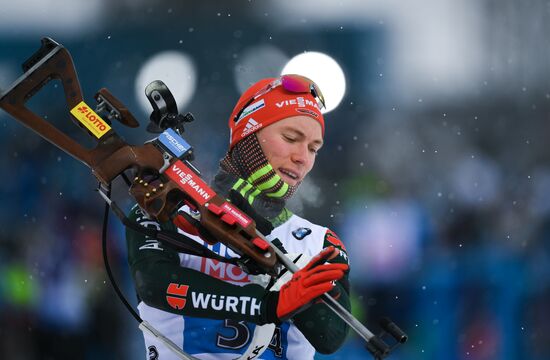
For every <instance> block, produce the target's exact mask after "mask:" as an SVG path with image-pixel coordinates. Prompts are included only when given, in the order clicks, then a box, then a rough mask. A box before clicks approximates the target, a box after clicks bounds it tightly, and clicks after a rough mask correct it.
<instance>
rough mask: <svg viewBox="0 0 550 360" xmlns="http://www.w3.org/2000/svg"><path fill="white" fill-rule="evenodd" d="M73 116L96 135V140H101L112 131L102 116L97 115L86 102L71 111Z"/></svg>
mask: <svg viewBox="0 0 550 360" xmlns="http://www.w3.org/2000/svg"><path fill="white" fill-rule="evenodd" d="M71 114H73V116H74V117H75V118H76V119H77V120H78V121H80V122H81V123H82V124H83V125H84V126H86V128H87V129H88V130H90V131H91V132H92V134H94V135H95V137H96V138H98V139H99V138H101V137H102V136H103V135H105V133H106V132H107V131H109V130H111V127H110V126H109V124H107V123H106V122H105V121H104V120H103V119H102V118H101V116H99V115H98V114H96V113H95V111H93V110H92V109H91V108H90V107H89V106H88V105H86V103H85V102H84V101H81V102H80V103H79V104H78V105H76V106H75V107H74V108H72V109H71Z"/></svg>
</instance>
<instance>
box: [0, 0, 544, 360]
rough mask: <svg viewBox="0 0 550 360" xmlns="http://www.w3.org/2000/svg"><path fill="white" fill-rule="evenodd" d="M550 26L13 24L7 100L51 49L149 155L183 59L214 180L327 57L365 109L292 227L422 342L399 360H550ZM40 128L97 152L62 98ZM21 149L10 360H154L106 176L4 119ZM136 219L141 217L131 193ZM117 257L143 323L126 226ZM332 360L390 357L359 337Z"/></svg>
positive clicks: (382, 7)
mask: <svg viewBox="0 0 550 360" xmlns="http://www.w3.org/2000/svg"><path fill="white" fill-rule="evenodd" d="M549 20H550V2H548V1H543V0H531V1H520V0H498V1H497V0H462V1H452V0H412V1H382V0H373V1H361V0H342V1H329V0H317V1H312V0H302V1H291V0H280V1H273V2H267V1H266V2H262V1H255V0H249V1H235V0H232V1H193V2H191V1H186V2H180V1H175V0H174V1H169V0H163V1H156V2H149V1H145V0H137V1H136V0H124V1H107V0H91V1H86V2H77V1H74V2H71V1H63V0H49V1H40V0H21V1H17V2H2V5H1V6H0V91H1V90H5V89H6V88H8V86H9V84H11V83H12V82H13V81H14V80H15V79H16V78H17V77H18V76H20V74H21V68H20V64H21V63H22V62H23V61H24V60H26V59H27V57H28V56H30V55H31V54H32V53H33V52H34V51H35V50H37V49H38V47H39V45H40V39H41V38H42V37H44V36H50V37H52V38H54V39H55V40H56V41H58V42H60V43H62V44H63V45H64V46H65V47H66V48H68V50H69V51H70V53H71V54H72V57H73V59H74V62H75V65H76V68H77V70H78V74H79V77H80V82H81V86H82V89H83V91H84V94H85V98H86V100H87V102H88V103H90V104H92V103H93V98H92V96H93V95H94V94H95V92H96V91H97V90H98V89H99V88H101V87H107V88H109V89H110V91H111V92H112V93H113V94H115V95H116V96H117V97H119V98H120V99H121V100H122V101H123V102H124V103H125V104H126V105H127V106H128V108H129V109H131V110H132V111H133V113H134V114H135V115H136V117H138V119H139V120H140V122H141V127H140V128H139V129H138V130H135V129H128V128H122V126H121V125H120V124H118V125H115V126H116V127H117V131H119V133H121V134H122V135H123V136H124V137H125V139H126V140H127V141H128V142H130V143H133V144H141V143H143V142H144V141H146V140H149V139H151V138H152V137H153V135H152V134H148V133H147V132H146V131H145V125H146V124H147V122H148V116H149V113H150V109H148V108H147V106H144V104H143V103H144V100H145V96H144V95H143V88H144V85H143V84H142V83H141V82H140V81H144V80H143V79H144V78H146V74H145V73H147V71H148V70H147V69H149V68H150V67H151V66H152V65H151V61H152V60H154V59H158V57H159V56H165V57H168V58H170V57H173V58H175V59H176V60H175V62H174V63H173V64H174V65H173V66H174V68H172V67H171V65H165V63H163V64H164V65H163V69H164V70H165V72H166V78H163V79H161V80H164V81H165V82H166V83H167V84H168V85H169V87H170V88H171V89H172V91H173V92H174V93H176V94H177V97H178V101H179V103H180V111H181V112H188V111H189V112H192V113H193V114H194V116H195V118H196V121H195V122H194V123H191V124H190V125H189V126H188V127H187V131H186V139H187V140H188V142H189V143H191V144H192V145H193V146H194V147H195V149H196V161H195V164H196V166H197V167H198V168H200V169H201V170H202V171H203V174H204V175H205V177H206V178H207V179H211V177H212V175H213V174H214V173H215V171H216V169H217V163H218V160H219V159H220V158H221V157H222V156H223V155H224V152H225V150H226V148H227V145H228V137H229V133H228V130H227V120H228V117H229V114H230V112H231V110H232V108H233V105H234V103H235V102H236V100H237V99H238V97H239V94H240V92H241V91H242V90H243V89H244V88H245V87H246V86H247V85H248V84H250V83H252V82H254V81H256V80H258V79H260V78H263V77H269V76H277V75H279V74H280V73H281V71H282V69H283V67H284V66H285V65H286V64H287V62H288V61H290V59H292V58H293V57H294V56H296V55H300V54H303V53H309V52H320V53H323V54H326V55H328V56H330V57H331V58H332V59H334V60H335V61H336V63H337V64H338V65H339V67H340V68H341V69H342V71H343V74H344V78H345V91H344V92H343V93H342V95H343V97H342V98H341V101H340V102H339V103H336V102H337V101H336V100H334V99H333V98H329V99H328V101H329V102H333V103H334V105H335V106H336V105H337V106H336V107H335V108H334V109H333V110H332V111H330V112H328V113H327V114H326V115H325V117H326V139H325V146H324V147H323V149H322V150H321V152H320V153H319V155H318V158H317V164H316V167H315V168H314V171H313V172H312V174H311V176H310V179H309V180H308V181H307V182H306V183H304V184H303V186H302V188H301V190H300V192H299V195H298V196H297V198H296V199H295V200H293V201H292V208H293V209H294V210H295V211H297V212H299V213H301V214H302V215H305V216H306V217H307V218H309V219H311V220H312V221H314V222H317V223H320V224H326V225H327V226H329V227H330V228H332V229H334V230H335V232H336V233H338V234H339V235H340V237H341V238H342V240H343V241H344V243H345V244H346V246H347V249H348V251H349V255H350V259H351V266H352V273H351V279H352V291H353V312H354V314H355V315H356V316H357V317H358V318H359V319H361V320H362V321H363V322H364V323H365V324H367V325H368V326H369V328H371V330H373V331H375V332H377V331H379V330H380V329H379V327H378V325H377V322H378V319H379V318H380V317H382V316H389V317H391V318H392V319H393V320H394V321H395V322H396V323H397V324H398V325H400V326H401V327H402V328H403V329H404V330H405V331H406V332H407V333H408V334H409V338H410V340H409V342H408V343H407V344H406V345H404V346H402V347H400V348H398V350H396V351H395V353H394V355H393V357H392V358H393V359H470V360H482V359H483V360H485V359H506V360H508V359H533V360H538V359H549V358H550V321H548V320H549V319H550V305H549V304H550V281H549V280H550V261H549V260H550V241H549V238H550V154H549V151H548V150H547V148H546V146H547V143H546V141H547V140H545V139H548V134H549V131H550V122H549V113H550V80H549V74H550V71H549V70H550V37H549V36H548V34H550V21H549ZM314 65H315V64H311V66H314ZM314 80H315V78H314ZM329 80H330V79H329ZM340 85H341V84H340ZM321 87H322V88H323V86H322V85H321ZM332 87H333V86H332V85H330V81H329V83H328V85H325V89H326V90H324V92H326V93H329V92H330V91H331V88H332ZM334 87H336V85H334ZM335 101H336V102H335ZM145 102H146V100H145ZM29 107H30V108H31V109H33V110H35V111H36V112H37V113H39V114H40V115H42V116H44V117H46V118H47V119H49V120H50V121H52V122H53V123H54V124H56V125H57V126H59V127H61V128H63V129H64V130H66V131H68V132H69V133H71V134H72V135H74V136H75V137H79V136H80V139H82V141H88V143H89V140H86V139H85V135H84V134H81V133H80V130H79V129H78V128H76V127H75V126H73V125H72V124H71V123H70V121H69V117H68V115H67V106H66V104H65V102H64V98H63V92H62V89H61V87H60V86H58V85H56V84H55V83H52V84H51V85H50V86H49V87H47V88H46V91H44V94H42V93H40V94H39V95H37V96H36V97H35V98H33V99H32V100H31V101H30V103H29ZM0 144H1V150H2V151H0V172H1V173H2V186H0V199H1V203H2V205H1V207H0V349H1V352H2V355H3V357H4V358H9V359H140V358H144V357H145V354H144V351H145V350H144V347H143V341H142V336H141V332H140V331H139V330H138V329H137V324H136V323H135V321H134V319H133V318H132V317H131V316H130V315H129V313H128V312H127V311H126V310H125V309H124V307H123V306H122V304H121V303H120V302H119V301H118V300H117V299H116V297H115V293H114V291H113V290H112V288H111V285H110V284H109V282H108V279H107V276H106V273H105V270H104V267H103V263H102V259H101V243H100V236H101V224H102V222H101V221H102V212H103V203H102V200H101V199H100V198H99V196H98V195H97V193H96V192H95V191H94V188H95V186H96V183H95V181H94V178H93V176H92V175H91V174H90V172H89V170H88V169H87V168H86V167H85V166H83V165H82V164H80V163H79V162H77V161H76V160H74V159H73V158H71V157H70V156H68V155H66V154H64V153H63V152H61V151H60V150H58V149H57V148H55V147H54V146H52V145H51V144H49V143H47V142H46V141H45V140H43V139H41V138H40V137H39V136H37V135H36V134H34V133H32V132H31V131H30V130H28V129H26V128H24V127H23V126H22V125H21V124H19V123H18V122H16V121H15V120H13V119H12V118H11V117H9V116H8V115H7V114H6V113H5V112H3V111H0ZM115 197H116V198H117V199H118V201H119V202H120V204H121V205H122V206H123V207H125V208H126V209H128V207H129V206H130V204H131V201H130V199H128V196H126V192H125V189H124V186H123V185H122V184H118V183H117V184H115ZM109 237H110V241H109V246H108V249H109V254H110V258H111V262H112V267H113V271H114V273H115V277H116V278H117V279H118V281H119V283H120V286H121V287H122V288H123V290H124V291H125V293H126V294H127V296H128V298H129V299H130V302H131V303H132V304H133V305H135V304H136V303H135V293H134V290H133V287H132V283H131V280H130V277H129V273H128V267H127V263H126V249H125V242H124V229H123V227H122V226H121V224H120V223H119V222H118V221H117V220H116V219H115V218H111V222H110V226H109ZM390 342H391V341H390ZM319 358H320V359H364V358H368V354H367V352H366V351H365V350H362V344H361V341H359V339H358V338H357V336H355V335H353V334H351V335H350V336H349V338H348V340H347V341H346V343H345V345H344V347H343V348H342V349H341V350H340V351H338V352H337V353H336V354H333V355H330V356H319Z"/></svg>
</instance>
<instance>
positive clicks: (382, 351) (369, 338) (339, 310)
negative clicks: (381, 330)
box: [256, 229, 390, 357]
mask: <svg viewBox="0 0 550 360" xmlns="http://www.w3.org/2000/svg"><path fill="white" fill-rule="evenodd" d="M256 234H257V235H258V236H259V237H260V238H262V239H264V240H265V241H266V242H267V243H268V244H270V246H271V247H272V248H273V250H275V254H276V255H277V257H278V258H279V260H280V261H281V263H282V264H283V265H284V267H285V268H287V269H288V271H290V272H291V273H295V272H296V271H298V270H300V269H299V268H298V266H296V264H294V263H293V262H292V260H290V259H289V258H288V256H286V255H285V254H284V253H283V252H282V251H281V250H280V249H279V248H278V247H276V246H275V245H273V244H272V243H271V241H269V240H267V239H266V238H265V237H264V236H263V234H262V233H260V232H259V231H258V230H257V229H256ZM321 300H322V301H323V302H324V303H325V304H326V305H327V306H328V307H329V308H330V309H331V310H332V311H333V312H334V313H335V314H336V315H338V316H339V317H340V318H341V319H342V320H343V321H344V322H345V323H346V324H348V325H349V326H350V327H351V328H352V329H353V330H354V331H355V332H356V333H357V334H358V335H359V336H361V337H362V338H363V339H364V340H365V341H366V342H368V343H369V344H370V345H372V347H374V348H375V350H376V352H377V353H378V356H380V357H385V356H387V355H388V354H389V352H390V347H389V346H388V345H387V344H386V343H385V342H384V341H382V340H381V339H380V338H378V337H377V336H376V335H374V334H373V333H372V332H371V331H370V330H369V329H367V328H366V327H365V326H364V325H363V324H361V322H360V321H359V320H357V319H356V318H355V317H354V316H353V315H352V314H351V313H350V312H349V311H348V310H347V309H346V308H344V307H343V306H342V305H340V303H339V302H338V301H336V300H335V299H334V298H333V297H332V296H330V295H329V294H327V293H325V294H323V295H322V296H321ZM374 355H375V356H376V355H377V354H374Z"/></svg>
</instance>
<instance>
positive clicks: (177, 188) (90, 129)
mask: <svg viewBox="0 0 550 360" xmlns="http://www.w3.org/2000/svg"><path fill="white" fill-rule="evenodd" d="M22 67H23V72H24V74H23V75H22V76H21V77H19V78H18V79H17V80H16V81H15V82H14V83H13V84H12V85H11V86H10V87H9V88H8V89H7V90H6V91H4V92H3V93H1V94H0V107H1V108H2V109H4V110H5V111H7V112H8V113H9V114H10V115H12V116H13V117H14V118H15V119H16V120H18V121H20V122H22V123H23V124H24V125H25V126H27V127H29V128H30V129H31V130H33V131H35V132H36V133H38V134H39V135H40V136H41V137H43V138H44V139H46V140H48V141H49V142H51V143H52V144H53V145H55V146H57V147H58V148H60V149H61V150H63V151H64V152H66V153H67V154H69V155H71V156H72V157H74V158H75V159H77V160H79V161H80V162H82V163H83V164H84V165H86V166H88V167H89V168H90V169H91V171H92V174H93V175H94V176H95V177H96V178H97V180H98V181H99V184H100V185H99V187H98V191H99V194H100V195H101V196H102V197H103V199H104V200H105V201H106V203H107V204H108V206H109V207H110V208H111V209H112V210H113V212H114V213H115V214H116V215H117V216H118V217H119V218H120V220H121V221H122V222H123V224H124V225H125V226H127V227H130V228H132V229H133V230H136V231H139V232H142V233H144V234H146V235H149V236H151V237H154V238H157V239H159V240H160V241H165V242H168V243H170V244H171V245H173V246H174V247H176V249H178V250H179V251H181V252H186V253H190V254H194V255H199V256H205V257H211V258H215V259H217V260H220V261H226V262H233V263H234V264H236V265H238V266H240V267H241V268H242V269H243V270H244V271H246V272H247V273H250V274H269V275H272V276H275V275H276V274H277V273H278V272H279V270H280V268H281V267H285V268H286V269H288V270H289V271H290V272H295V271H297V270H298V268H297V267H296V265H295V264H294V263H293V262H292V261H291V260H290V259H289V258H288V257H287V256H286V255H285V254H284V253H283V252H282V251H281V250H280V249H278V248H277V247H276V246H275V245H273V244H272V243H271V242H270V241H268V240H267V239H266V238H265V237H264V236H263V234H261V233H260V232H259V231H258V230H257V229H256V225H255V222H254V220H253V219H251V218H250V217H248V216H247V215H246V214H245V213H243V212H242V211H241V210H240V209H239V208H237V207H236V206H234V205H232V204H231V203H230V202H228V201H226V200H225V199H224V198H222V197H221V196H219V195H218V194H217V193H216V192H215V191H214V190H213V189H212V188H210V187H209V186H208V185H207V184H206V183H205V182H204V181H203V180H202V178H201V176H200V172H199V171H198V169H196V168H195V167H194V166H193V164H192V163H191V161H192V160H193V154H194V152H193V148H192V147H191V146H190V145H189V144H188V143H187V142H186V141H185V140H184V139H183V138H182V136H181V134H182V133H183V131H184V123H187V122H190V121H192V120H193V116H192V115H191V114H187V115H181V114H179V113H178V111H177V106H176V103H175V100H174V98H173V96H172V94H171V93H170V91H169V90H168V88H167V87H166V86H165V85H164V84H163V83H162V82H161V81H158V80H157V81H154V82H152V83H151V84H149V85H148V86H147V87H146V89H145V92H146V95H147V97H148V99H149V101H150V103H151V105H152V107H153V109H154V111H153V112H152V114H151V117H150V120H151V122H150V124H149V126H148V127H147V130H149V131H150V132H154V133H160V135H159V136H158V137H157V138H155V139H153V140H151V141H148V142H146V143H145V144H143V145H129V144H128V143H126V142H125V141H124V140H123V139H122V138H121V137H120V136H119V135H118V134H117V133H116V131H115V129H114V128H113V127H112V125H113V122H114V121H115V120H116V121H118V122H120V123H121V124H122V125H124V126H128V127H132V128H135V127H138V126H139V123H138V121H137V120H136V118H135V117H134V116H133V115H132V114H131V113H130V111H129V110H128V109H127V108H126V106H124V104H122V102H120V101H119V100H118V99H117V98H116V97H115V96H114V95H113V94H111V93H110V92H109V90H107V89H106V88H102V89H100V90H99V91H98V92H97V93H96V95H95V96H94V98H95V100H96V101H97V106H96V108H95V111H94V109H92V108H91V107H90V106H88V105H87V104H86V103H85V102H84V101H83V98H84V97H83V94H82V90H81V88H80V83H79V80H78V77H77V74H76V70H75V67H74V63H73V61H72V58H71V56H70V54H69V52H68V51H67V49H66V48H65V47H63V46H62V45H60V44H59V43H57V42H55V41H54V40H52V39H50V38H43V39H42V44H41V47H40V49H39V50H38V51H36V52H35V53H34V54H33V55H32V56H31V57H30V58H29V59H27V60H26V61H25V62H24V63H23V65H22ZM53 79H59V80H61V83H62V86H63V90H64V93H65V100H66V102H67V104H68V106H69V109H70V118H71V120H72V121H73V122H74V123H75V124H76V125H77V126H79V127H80V128H81V129H82V130H83V131H85V132H86V133H88V134H89V135H90V136H91V137H92V138H94V139H95V140H96V142H97V144H96V145H95V147H94V148H93V149H86V148H85V147H83V146H82V145H81V144H79V143H77V142H76V141H75V140H74V139H72V138H71V137H69V136H68V135H67V134H65V133H63V132H62V131H60V130H59V129H57V128H56V127H55V126H53V125H52V124H51V123H49V122H48V121H47V120H46V119H45V118H43V117H40V116H38V115H37V114H35V113H34V112H32V111H31V110H29V109H28V108H27V107H26V106H25V103H26V102H27V101H28V100H29V99H31V98H32V97H33V96H34V95H35V94H36V93H38V92H39V91H40V89H41V88H42V87H43V86H44V85H46V84H47V83H48V82H49V81H51V80H53ZM98 113H102V114H105V116H106V118H107V120H105V119H103V118H102V117H101V116H100V115H99V114H98ZM127 171H131V172H132V173H133V174H134V176H133V180H130V179H128V177H127V175H126V172H127ZM119 176H121V177H122V178H123V179H124V180H125V181H126V183H127V184H128V186H129V193H130V195H131V196H132V197H133V198H134V199H135V200H136V202H137V203H138V205H139V206H140V208H141V209H142V210H144V211H145V212H146V213H147V214H148V215H149V216H150V217H151V218H153V219H155V220H158V221H160V222H165V221H169V220H170V221H174V220H175V218H177V220H179V221H182V222H184V223H187V224H190V225H191V226H193V227H194V228H196V229H197V230H198V232H199V234H200V235H201V237H202V238H203V239H204V240H205V241H207V242H209V243H211V244H214V243H217V242H221V243H223V244H225V245H226V246H227V247H229V248H230V249H231V250H233V251H234V252H235V253H237V254H238V255H239V256H240V257H239V258H237V259H229V260H228V259H225V258H221V257H220V256H218V255H217V254H215V253H213V252H212V251H210V250H208V249H207V248H206V247H203V246H201V245H200V244H198V243H196V242H194V241H193V240H190V239H189V238H187V237H186V236H184V235H182V234H179V233H173V232H172V233H171V232H167V231H162V230H160V231H157V230H152V229H146V228H144V227H141V226H140V225H139V224H137V223H133V222H132V221H130V220H129V219H128V218H127V217H126V216H125V215H124V212H123V211H122V210H121V209H120V208H119V207H118V205H117V204H116V203H115V202H114V201H112V199H111V198H110V184H111V182H112V181H113V180H115V178H117V177H119ZM183 205H187V206H188V207H189V208H190V209H191V212H190V213H189V214H188V213H182V212H178V209H180V208H181V207H182V206H183ZM104 233H105V231H104ZM104 242H105V236H104ZM104 259H105V260H106V256H105V253H104ZM106 267H107V270H108V273H109V276H110V279H111V282H112V283H113V286H114V287H115V290H116V291H117V294H118V295H119V296H120V297H121V300H122V301H123V302H124V303H125V305H126V306H127V307H128V309H129V310H130V312H131V313H132V315H133V316H134V317H135V318H136V320H138V322H139V323H140V326H139V327H140V329H141V330H142V331H147V332H149V333H151V334H153V335H154V336H157V337H159V338H160V339H161V340H162V341H164V342H165V343H166V344H167V345H168V346H169V347H171V348H172V349H173V350H174V351H175V352H176V353H178V354H179V355H180V356H181V357H182V358H183V359H191V358H192V357H190V356H189V355H188V354H185V353H184V352H182V351H181V350H180V349H179V348H178V347H177V345H175V344H173V343H171V342H170V340H169V339H167V338H165V337H164V336H162V334H160V333H158V331H156V330H155V329H154V328H152V326H150V325H149V324H147V323H146V322H145V321H143V320H142V319H140V318H139V316H138V315H137V313H135V311H133V309H132V308H131V306H130V305H129V304H128V303H127V302H126V300H125V299H124V298H123V296H122V294H121V293H120V291H119V290H118V287H117V286H116V283H115V282H114V280H113V278H112V276H111V274H110V270H109V268H108V263H107V262H106ZM321 299H322V301H324V302H325V303H326V304H327V306H328V307H329V308H330V309H331V310H332V311H334V312H335V313H336V314H337V315H338V316H340V317H341V318H342V319H343V320H344V321H345V322H346V323H347V324H348V325H349V326H350V327H351V328H352V329H353V330H354V331H355V332H356V333H357V334H358V335H359V336H361V337H362V338H363V339H364V340H365V341H366V344H365V345H366V348H367V349H368V351H369V352H370V353H371V354H372V355H373V356H374V358H376V359H382V358H384V357H386V356H388V355H389V353H390V351H391V350H393V348H395V347H396V346H397V345H398V344H400V343H404V342H405V341H407V335H406V334H405V333H404V332H403V331H401V329H399V328H398V327H397V326H396V325H395V324H394V323H393V322H391V321H390V320H389V319H387V318H385V319H384V320H383V321H382V322H381V326H382V328H383V329H384V332H383V333H382V334H381V335H379V336H376V335H374V334H373V333H371V332H370V331H369V330H368V329H367V328H366V327H365V326H364V325H363V324H361V323H360V322H359V321H358V320H357V319H355V317H353V315H351V314H350V313H349V312H348V311H347V310H346V309H345V308H344V307H342V306H341V305H340V304H339V303H338V302H337V301H336V300H334V299H333V298H332V297H331V296H330V295H328V294H324V295H323V296H322V297H321ZM385 333H387V334H389V335H391V336H392V337H393V338H394V340H395V344H394V345H393V346H392V347H391V348H390V346H389V345H388V344H386V343H385V342H384V341H383V340H382V336H383V335H385Z"/></svg>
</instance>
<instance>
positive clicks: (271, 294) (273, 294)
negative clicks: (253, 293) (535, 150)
mask: <svg viewBox="0 0 550 360" xmlns="http://www.w3.org/2000/svg"><path fill="white" fill-rule="evenodd" d="M278 303H279V292H278V291H267V292H266V295H265V297H264V300H263V308H262V316H261V317H262V319H261V320H262V323H263V324H275V325H280V324H281V320H279V318H278V317H277V304H278Z"/></svg>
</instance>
